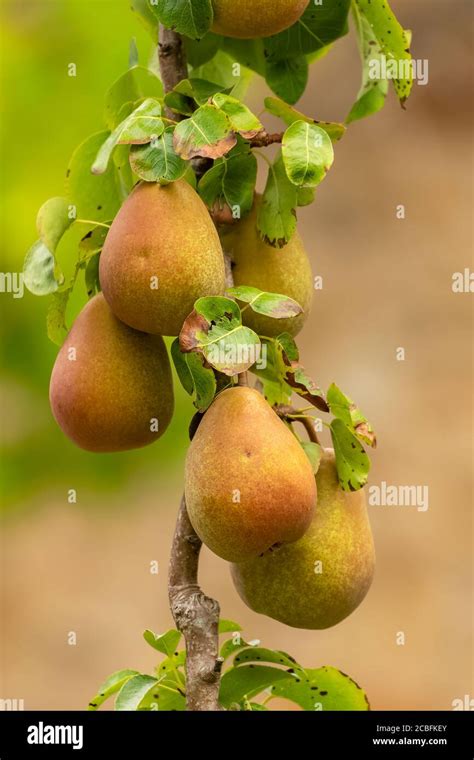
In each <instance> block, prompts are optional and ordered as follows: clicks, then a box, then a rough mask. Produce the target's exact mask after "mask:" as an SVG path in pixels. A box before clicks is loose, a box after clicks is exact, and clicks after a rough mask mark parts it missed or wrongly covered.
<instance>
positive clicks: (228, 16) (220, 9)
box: [212, 0, 309, 39]
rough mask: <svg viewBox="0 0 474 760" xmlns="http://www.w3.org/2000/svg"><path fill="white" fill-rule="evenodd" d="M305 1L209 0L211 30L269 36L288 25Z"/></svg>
mask: <svg viewBox="0 0 474 760" xmlns="http://www.w3.org/2000/svg"><path fill="white" fill-rule="evenodd" d="M308 2H309V0H259V2H255V0H212V5H213V8H214V23H213V26H212V31H213V32H216V33H217V34H223V35H225V36H226V37H240V38H243V39H253V38H256V37H269V36H270V35H272V34H277V33H278V32H282V31H283V29H288V27H290V26H292V25H293V24H294V23H296V21H298V19H299V18H300V16H301V15H302V14H303V12H304V10H305V9H306V7H307V5H308Z"/></svg>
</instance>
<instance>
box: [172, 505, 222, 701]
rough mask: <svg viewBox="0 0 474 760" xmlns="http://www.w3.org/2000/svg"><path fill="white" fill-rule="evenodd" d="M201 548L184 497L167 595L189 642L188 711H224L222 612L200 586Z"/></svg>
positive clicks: (175, 616) (176, 530)
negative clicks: (221, 688) (221, 702)
mask: <svg viewBox="0 0 474 760" xmlns="http://www.w3.org/2000/svg"><path fill="white" fill-rule="evenodd" d="M201 546H202V542H201V540H200V538H199V537H198V536H197V535H196V532H195V531H194V528H193V526H192V525H191V522H190V520H189V516H188V512H187V510H186V502H185V499H184V496H183V498H182V500H181V507H180V510H179V513H178V519H177V521H176V529H175V534H174V538H173V546H172V549H171V558H170V566H169V581H168V595H169V601H170V608H171V612H172V615H173V618H174V621H175V623H176V626H177V628H178V629H179V630H180V631H182V633H183V634H184V638H185V640H186V707H187V709H188V710H194V711H199V710H200V711H202V710H220V709H221V708H220V707H219V702H218V696H219V680H220V672H221V668H222V660H221V659H220V658H219V649H218V647H219V637H218V625H219V614H220V609H219V604H218V602H216V601H215V599H210V598H209V597H208V596H206V595H205V594H203V592H202V591H201V589H200V588H199V585H198V582H197V576H198V566H199V553H200V551H201Z"/></svg>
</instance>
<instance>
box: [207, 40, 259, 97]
mask: <svg viewBox="0 0 474 760" xmlns="http://www.w3.org/2000/svg"><path fill="white" fill-rule="evenodd" d="M193 77H199V78H200V79H207V80H208V81H210V82H216V83H218V84H221V85H222V86H223V87H224V88H225V89H228V88H230V89H231V91H232V92H231V94H232V95H233V96H234V97H235V98H240V99H242V98H243V97H244V95H245V92H246V91H247V88H248V86H249V84H250V81H251V79H252V72H251V71H249V69H247V68H245V67H243V66H242V67H241V69H240V72H239V74H238V75H237V74H236V69H235V58H233V57H232V56H231V55H227V53H224V52H223V50H218V51H217V53H216V54H215V55H214V56H213V57H212V59H211V60H209V61H207V62H206V63H205V64H203V65H202V66H198V67H197V68H196V69H194V70H193Z"/></svg>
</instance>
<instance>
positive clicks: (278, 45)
mask: <svg viewBox="0 0 474 760" xmlns="http://www.w3.org/2000/svg"><path fill="white" fill-rule="evenodd" d="M350 5H351V2H350V0H331V2H327V1H326V0H325V1H324V2H322V3H321V4H318V5H315V3H313V2H310V3H309V4H308V7H307V9H306V10H305V12H304V13H303V15H302V16H301V18H300V19H299V20H298V21H297V22H296V23H295V24H293V26H290V28H289V29H285V30H284V31H283V32H280V33H279V34H275V35H273V36H272V37H267V38H266V39H265V40H264V45H265V54H266V56H267V58H268V59H269V60H271V61H272V60H285V59H287V58H289V57H291V56H295V55H307V54H309V53H313V52H314V51H316V50H320V49H322V48H324V47H326V46H327V45H329V44H330V43H331V42H334V41H335V40H337V39H339V38H340V37H342V36H343V35H345V34H346V33H347V30H348V26H347V16H348V13H349V8H350Z"/></svg>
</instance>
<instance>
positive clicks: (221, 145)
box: [173, 105, 237, 161]
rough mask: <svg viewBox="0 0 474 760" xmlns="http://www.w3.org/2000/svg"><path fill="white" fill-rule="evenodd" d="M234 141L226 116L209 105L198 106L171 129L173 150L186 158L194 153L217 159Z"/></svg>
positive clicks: (227, 150)
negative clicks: (189, 115) (190, 114)
mask: <svg viewBox="0 0 474 760" xmlns="http://www.w3.org/2000/svg"><path fill="white" fill-rule="evenodd" d="M236 142H237V139H236V137H235V135H234V133H233V131H232V127H231V124H230V122H229V119H228V118H227V116H226V115H225V114H224V113H223V112H222V111H221V110H220V109H219V108H216V106H213V105H205V106H201V107H200V108H198V109H197V111H195V112H194V113H193V115H192V116H191V117H190V118H189V119H184V120H183V121H180V122H179V124H178V125H177V126H176V128H175V130H174V138H173V143H174V148H175V151H176V153H177V154H178V155H179V156H181V158H184V159H185V160H188V161H189V160H190V159H191V158H194V157H195V156H202V157H203V158H220V157H221V156H223V155H225V154H226V153H228V152H229V151H230V150H231V149H232V148H233V147H234V145H235V144H236Z"/></svg>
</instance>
